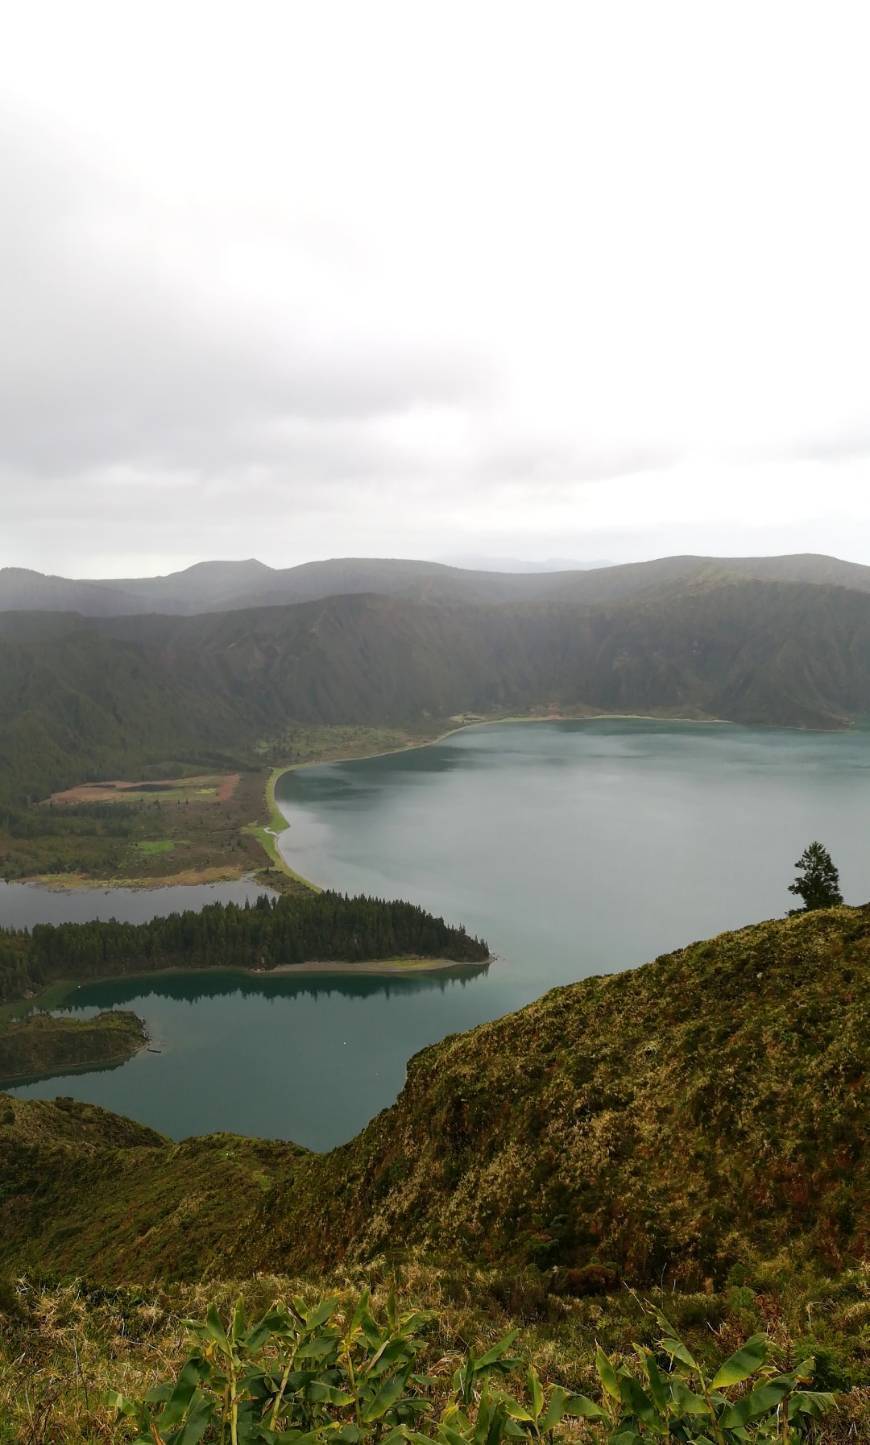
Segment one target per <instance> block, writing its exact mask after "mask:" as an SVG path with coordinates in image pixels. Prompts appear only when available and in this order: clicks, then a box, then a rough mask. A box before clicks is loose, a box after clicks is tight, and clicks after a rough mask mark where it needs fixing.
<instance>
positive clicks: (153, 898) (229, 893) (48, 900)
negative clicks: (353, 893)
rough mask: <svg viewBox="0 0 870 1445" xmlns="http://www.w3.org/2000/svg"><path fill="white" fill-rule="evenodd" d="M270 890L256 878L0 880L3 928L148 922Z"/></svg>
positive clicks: (244, 899)
mask: <svg viewBox="0 0 870 1445" xmlns="http://www.w3.org/2000/svg"><path fill="white" fill-rule="evenodd" d="M271 891H272V890H271V889H269V888H264V887H263V886H262V885H261V884H259V883H255V882H254V880H253V879H252V878H235V879H231V880H230V881H228V882H226V883H183V884H177V885H173V886H170V887H167V888H76V889H60V888H41V887H40V886H39V885H38V884H36V883H3V882H0V928H32V927H33V925H34V924H35V923H90V922H92V921H93V920H94V919H104V920H105V919H109V918H117V919H118V921H119V922H121V923H147V922H148V920H149V918H162V917H164V916H165V915H166V914H169V913H184V912H186V911H192V912H195V913H198V912H199V910H200V909H201V908H205V906H206V904H207V903H246V902H249V903H253V902H254V901H255V900H256V899H257V898H259V897H260V895H261V894H263V893H270V894H271Z"/></svg>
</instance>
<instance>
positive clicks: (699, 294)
mask: <svg viewBox="0 0 870 1445" xmlns="http://www.w3.org/2000/svg"><path fill="white" fill-rule="evenodd" d="M868 53H870V8H868V6H867V5H866V3H864V0H858V3H855V4H842V3H837V0H825V3H820V0H814V3H811V4H804V3H800V0H786V3H782V4H780V3H774V0H749V3H741V0H707V3H699V0H687V3H684V4H683V3H669V0H655V3H651V0H639V3H624V0H586V3H584V0H567V3H564V4H563V3H554V0H528V3H522V4H514V3H510V0H495V3H488V0H462V3H459V4H453V3H450V0H431V3H430V0H399V3H396V4H387V3H379V0H350V3H332V0H304V3H294V0H279V3H274V4H272V3H264V0H245V3H242V0H235V3H232V4H221V3H215V0H209V3H202V4H200V3H195V0H184V3H178V0H173V3H172V4H163V3H160V0H148V3H147V4H145V3H137V0H130V3H127V4H118V3H117V0H112V3H108V4H101V3H91V0H76V3H75V4H70V3H69V0H63V3H59V4H48V3H43V0H28V3H27V4H26V5H25V4H20V5H16V6H10V7H8V8H7V10H6V12H5V14H4V20H3V27H2V41H0V323H2V331H0V501H2V522H0V565H19V566H30V567H36V568H39V569H40V570H48V571H57V572H61V573H65V574H68V575H74V576H75V575H78V576H88V575H103V576H108V575H116V576H117V575H131V574H132V575H142V574H150V573H154V572H165V571H169V570H173V569H175V568H177V567H182V566H186V565H187V564H189V563H190V562H193V561H197V560H200V559H202V558H206V557H248V556H257V557H259V558H261V559H262V560H263V561H265V562H268V563H271V564H272V565H278V566H284V565H289V564H291V563H294V562H298V561H304V560H307V559H309V558H315V557H327V556H340V555H378V556H416V557H440V558H443V557H462V556H467V555H474V556H476V557H480V556H481V555H484V556H485V555H492V556H499V557H504V556H514V557H522V558H527V559H542V558H546V557H549V556H558V557H560V558H566V557H569V558H577V559H580V560H584V559H588V560H591V559H596V560H598V559H602V558H609V559H612V560H615V561H623V560H632V559H635V558H641V557H648V556H656V555H663V554H666V553H671V552H684V551H694V552H713V553H719V554H728V553H745V552H751V553H761V552H765V553H766V552H784V551H805V550H811V551H831V552H835V553H837V554H839V555H841V556H844V557H849V558H853V559H855V560H858V561H863V562H870V202H868V185H867V165H868V163H867V144H868V136H870V86H868V84H867V56H868Z"/></svg>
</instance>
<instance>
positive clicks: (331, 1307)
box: [305, 1298, 338, 1330]
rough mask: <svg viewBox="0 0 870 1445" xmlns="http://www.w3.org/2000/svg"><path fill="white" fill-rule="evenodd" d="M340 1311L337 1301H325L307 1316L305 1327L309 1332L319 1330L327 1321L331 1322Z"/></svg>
mask: <svg viewBox="0 0 870 1445" xmlns="http://www.w3.org/2000/svg"><path fill="white" fill-rule="evenodd" d="M337 1309H338V1300H337V1299H332V1298H331V1299H324V1300H321V1301H320V1304H318V1305H315V1306H314V1307H313V1309H311V1310H309V1311H308V1313H307V1314H306V1316H305V1327H306V1329H309V1330H319V1329H320V1327H321V1325H325V1324H326V1322H327V1320H331V1319H332V1316H333V1315H334V1314H335V1311H336V1310H337Z"/></svg>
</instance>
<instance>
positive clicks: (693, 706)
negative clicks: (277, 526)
mask: <svg viewBox="0 0 870 1445" xmlns="http://www.w3.org/2000/svg"><path fill="white" fill-rule="evenodd" d="M0 598H2V605H3V608H4V609H5V610H3V611H0V791H2V792H3V793H4V794H5V795H6V796H7V797H8V796H14V797H22V796H27V797H34V796H39V795H42V796H44V795H45V793H46V792H47V791H49V790H50V789H51V788H54V787H58V786H61V785H66V784H69V783H72V782H75V781H79V780H80V779H82V778H85V777H94V776H107V775H112V774H119V773H123V772H125V771H127V770H129V769H130V768H132V767H139V766H144V765H145V764H157V763H160V762H163V761H166V760H168V759H183V760H189V761H196V762H203V763H206V762H211V761H214V760H215V759H232V760H234V761H236V762H240V763H242V764H245V763H253V762H256V761H259V762H263V761H264V760H268V759H273V758H274V759H275V760H276V761H281V760H283V757H285V756H286V753H285V754H282V751H281V750H282V746H283V743H282V739H286V737H287V735H288V731H289V730H292V727H293V726H294V725H306V726H311V725H314V726H318V725H337V724H358V725H378V724H390V725H393V726H400V727H403V728H407V729H410V730H412V731H414V730H415V731H416V732H418V733H420V732H428V733H429V734H430V735H431V734H434V733H435V732H437V731H438V729H439V727H441V726H444V725H447V724H448V723H449V720H451V719H454V718H455V717H456V716H458V715H466V714H475V715H479V716H481V717H497V716H505V715H511V714H518V715H533V714H545V715H546V714H552V715H557V714H560V713H563V714H569V715H580V716H582V715H591V714H594V713H596V712H615V713H628V714H632V713H641V714H654V715H661V716H671V717H674V716H680V717H689V718H699V719H704V718H720V719H727V720H729V721H733V722H740V723H748V724H776V725H780V726H790V727H810V728H841V727H846V726H849V725H850V724H852V723H854V722H856V721H858V720H860V719H861V718H862V717H864V716H866V715H868V714H870V568H867V567H861V566H858V565H856V564H853V563H847V562H841V561H838V560H837V559H835V558H831V557H823V556H815V555H807V556H793V557H773V558H737V559H717V558H702V557H671V558H663V559H661V560H658V561H654V562H648V563H638V564H631V565H628V566H622V567H607V568H600V569H596V570H592V571H575V572H562V573H528V574H516V575H512V574H504V573H484V572H471V571H465V570H462V569H457V568H451V567H447V566H443V565H440V564H437V563H430V562H414V561H391V560H379V559H366V558H361V559H339V560H334V561H328V562H312V563H307V564H305V565H303V566H301V567H293V568H289V569H286V570H284V571H276V570H273V569H270V568H268V567H265V566H263V565H262V564H261V563H259V562H255V561H248V562H213V563H203V564H201V565H199V566H196V567H192V568H189V569H188V570H187V571H185V572H180V573H177V574H174V575H172V576H169V577H160V578H149V579H136V580H130V581H117V582H116V581H111V582H109V581H70V580H67V579H63V578H52V577H43V576H41V574H38V573H28V572H19V571H16V570H14V569H7V570H6V571H5V572H3V573H2V574H0Z"/></svg>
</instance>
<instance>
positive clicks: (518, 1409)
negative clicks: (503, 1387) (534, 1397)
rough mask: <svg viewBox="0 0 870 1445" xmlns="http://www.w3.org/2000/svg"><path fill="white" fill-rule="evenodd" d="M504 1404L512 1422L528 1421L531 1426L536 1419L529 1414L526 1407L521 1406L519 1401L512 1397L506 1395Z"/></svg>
mask: <svg viewBox="0 0 870 1445" xmlns="http://www.w3.org/2000/svg"><path fill="white" fill-rule="evenodd" d="M502 1404H503V1405H504V1407H505V1410H506V1411H507V1413H508V1414H509V1415H510V1417H511V1419H512V1420H527V1421H528V1422H529V1424H531V1422H532V1420H533V1419H534V1418H535V1417H534V1415H530V1414H529V1412H528V1410H527V1409H526V1407H525V1405H521V1404H520V1402H519V1400H514V1399H513V1398H512V1396H510V1395H505V1397H504V1399H503V1400H502Z"/></svg>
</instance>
